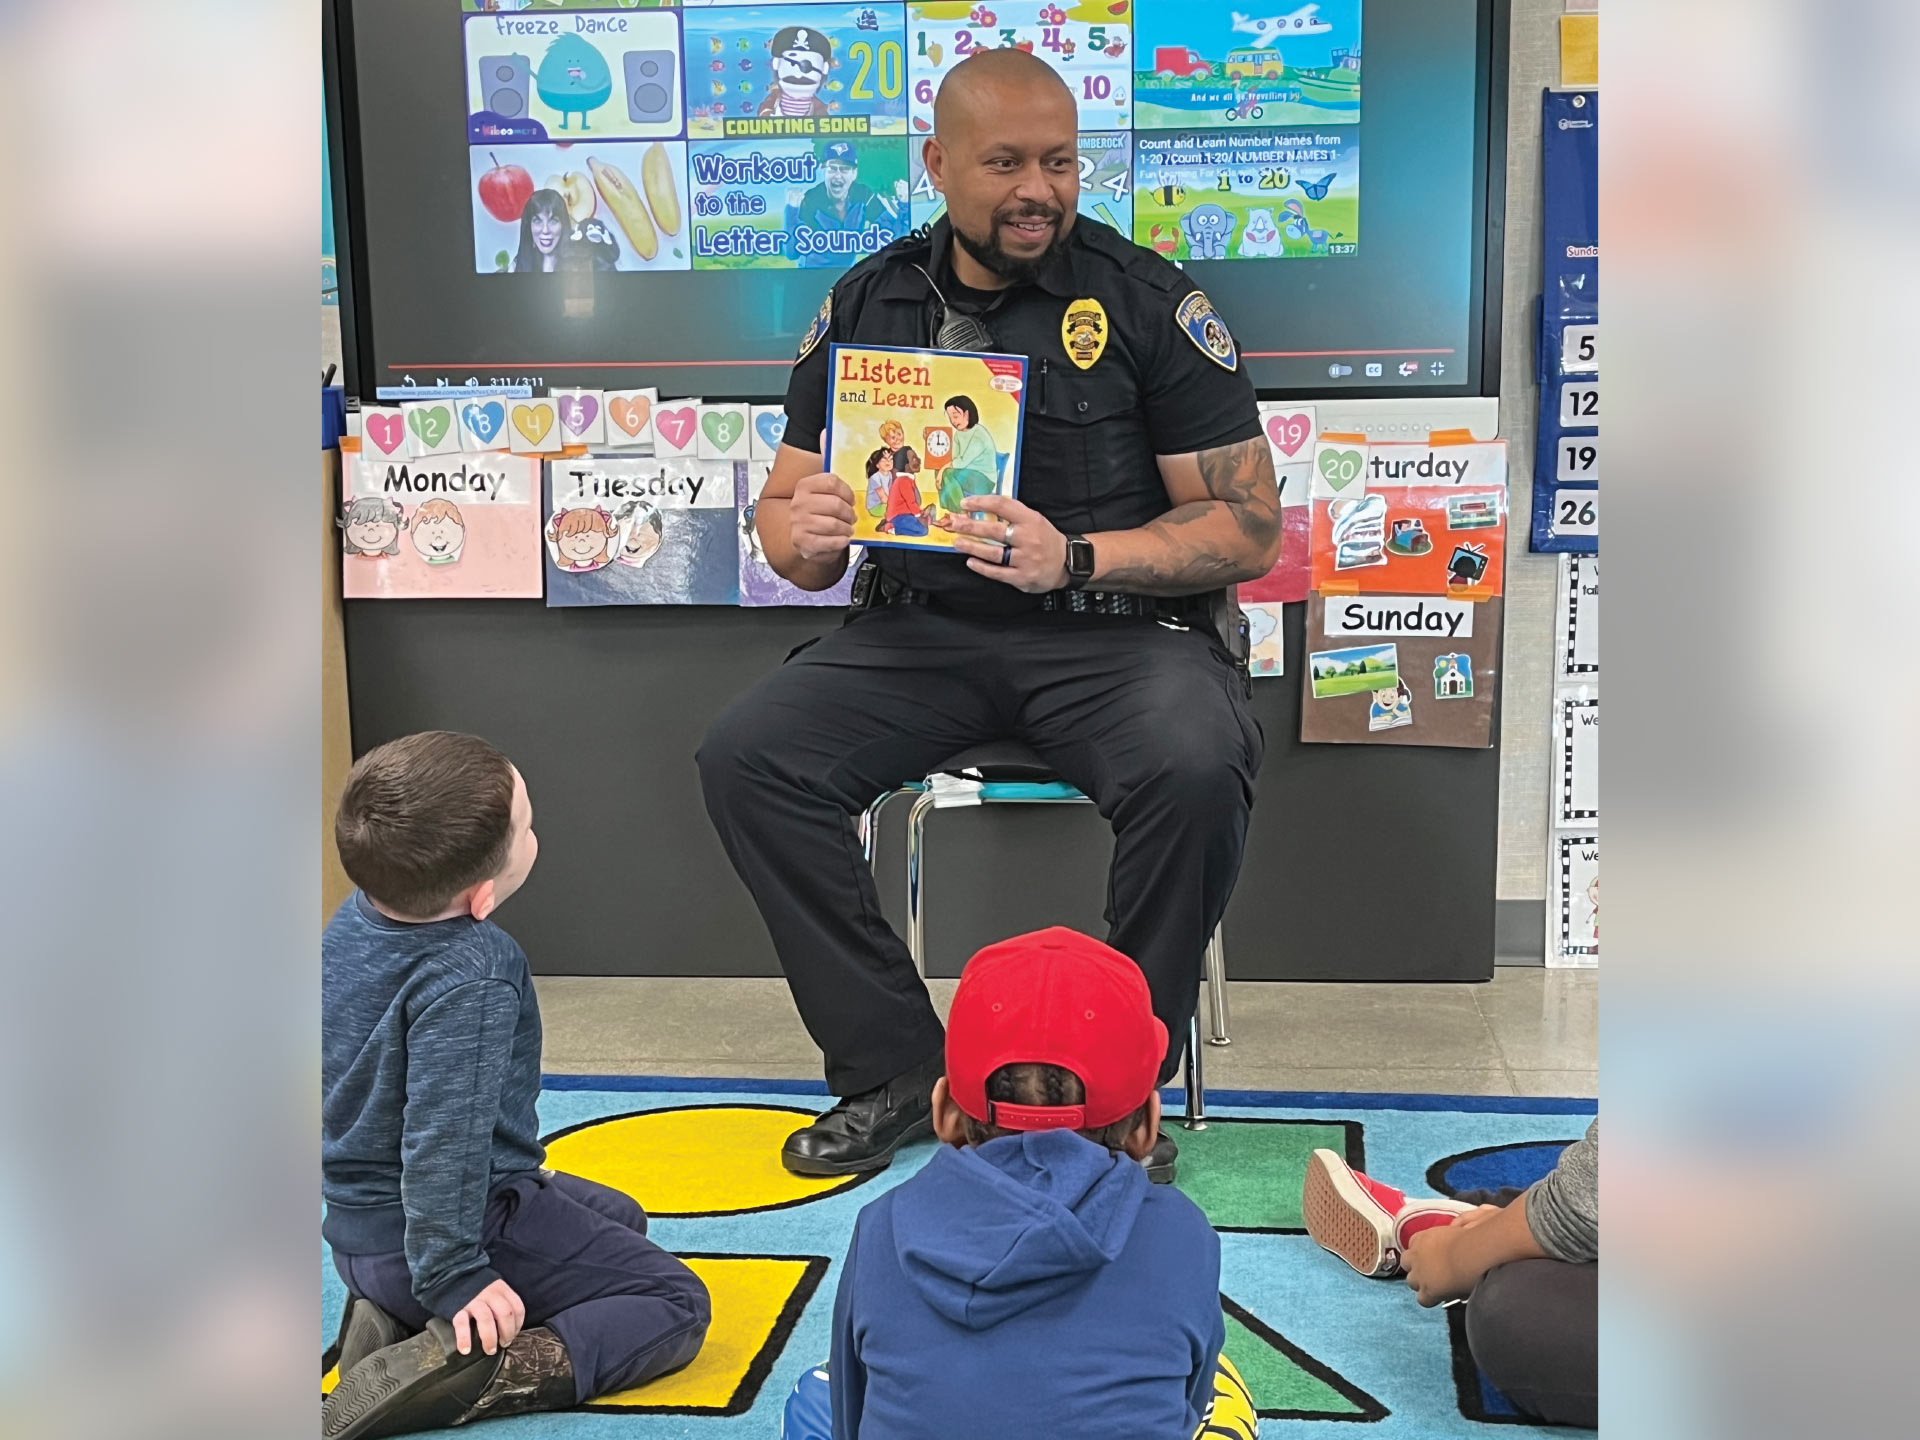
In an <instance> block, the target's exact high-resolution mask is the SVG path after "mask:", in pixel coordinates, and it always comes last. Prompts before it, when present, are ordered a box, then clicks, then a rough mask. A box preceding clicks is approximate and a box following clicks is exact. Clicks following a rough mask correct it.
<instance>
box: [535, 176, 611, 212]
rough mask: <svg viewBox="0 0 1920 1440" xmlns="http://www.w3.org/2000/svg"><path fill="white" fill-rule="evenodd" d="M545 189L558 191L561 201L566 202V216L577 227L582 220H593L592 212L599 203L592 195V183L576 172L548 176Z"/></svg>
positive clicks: (598, 206) (597, 207)
mask: <svg viewBox="0 0 1920 1440" xmlns="http://www.w3.org/2000/svg"><path fill="white" fill-rule="evenodd" d="M547 189H549V190H558V191H559V192H560V197H561V199H563V200H565V201H566V202H567V214H568V215H570V216H571V217H573V223H574V224H576V225H578V224H579V223H580V222H581V221H582V220H590V219H592V218H593V212H594V211H595V210H597V209H599V208H600V202H599V200H598V199H597V198H596V197H595V195H594V193H593V181H591V180H589V179H588V178H587V177H586V176H585V175H582V174H581V173H580V172H579V171H578V170H569V171H568V172H567V173H566V174H564V175H549V176H548V177H547Z"/></svg>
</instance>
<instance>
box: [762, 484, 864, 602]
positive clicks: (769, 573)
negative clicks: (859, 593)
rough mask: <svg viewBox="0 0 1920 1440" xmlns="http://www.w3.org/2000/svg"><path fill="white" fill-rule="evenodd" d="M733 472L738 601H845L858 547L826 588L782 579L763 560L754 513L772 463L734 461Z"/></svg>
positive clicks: (857, 564) (857, 565)
mask: <svg viewBox="0 0 1920 1440" xmlns="http://www.w3.org/2000/svg"><path fill="white" fill-rule="evenodd" d="M734 473H735V475H736V476H737V477H738V478H737V480H736V482H735V483H736V487H737V489H736V498H737V500H738V504H739V512H738V513H739V516H740V523H739V527H738V528H739V532H740V603H741V604H742V605H845V604H846V603H847V601H848V600H849V599H850V598H851V597H852V593H853V572H854V571H855V570H858V569H859V568H860V554H861V551H860V547H859V546H858V545H855V546H854V547H853V549H852V552H851V553H850V554H849V555H848V556H847V573H846V574H845V575H842V576H841V577H840V583H839V584H838V585H834V586H832V587H830V588H829V589H826V590H802V589H801V588H800V587H799V586H798V585H795V584H794V583H793V582H792V581H789V580H782V579H781V578H780V577H779V576H778V575H776V574H774V571H773V567H772V566H771V565H769V564H768V563H767V552H766V551H765V550H764V549H763V548H762V547H761V544H760V535H759V532H758V531H756V530H755V529H754V524H753V522H754V517H755V514H756V512H757V511H758V508H759V504H760V492H761V491H762V490H764V489H765V488H766V486H767V477H768V476H769V475H771V474H772V473H773V466H771V465H768V464H764V463H762V462H760V461H757V460H756V461H753V462H752V463H751V464H747V465H737V466H735V467H734Z"/></svg>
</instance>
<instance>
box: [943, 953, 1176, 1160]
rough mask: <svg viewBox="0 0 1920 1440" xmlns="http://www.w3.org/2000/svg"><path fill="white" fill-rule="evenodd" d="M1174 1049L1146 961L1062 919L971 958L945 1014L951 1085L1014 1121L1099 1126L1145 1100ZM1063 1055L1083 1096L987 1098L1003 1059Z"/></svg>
mask: <svg viewBox="0 0 1920 1440" xmlns="http://www.w3.org/2000/svg"><path fill="white" fill-rule="evenodd" d="M1166 1056H1167V1027H1166V1026H1165V1025H1164V1024H1162V1023H1161V1021H1160V1020H1159V1018H1158V1017H1157V1016H1155V1015H1154V1013H1153V997H1152V996H1151V995H1150V994H1149V993H1148V991H1147V981H1146V977H1145V976H1143V975H1142V974H1141V973H1140V967H1139V966H1138V965H1136V964H1134V963H1133V962H1132V961H1131V960H1129V959H1127V957H1126V956H1124V955H1122V954H1121V953H1120V952H1119V951H1118V950H1115V949H1114V948H1113V947H1112V946H1110V945H1103V944H1101V943H1100V942H1099V941H1098V940H1095V939H1094V938H1092V937H1091V936H1089V935H1082V934H1081V933H1080V932H1079V931H1077V930H1068V929H1066V928H1065V927H1064V926H1058V925H1056V926H1054V927H1053V928H1052V929H1049V930H1036V931H1034V932H1033V933H1032V934H1031V935H1016V936H1014V937H1013V938H1012V939H1011V940H1002V941H1001V942H1000V943H999V944H997V945H989V946H988V947H987V948H986V949H984V950H982V951H981V952H980V953H979V954H978V955H975V956H974V957H973V959H971V960H969V961H968V962H967V968H966V969H965V970H964V971H963V972H962V973H961V975H960V985H959V988H958V989H956V990H955V991H954V995H953V1008H952V1009H951V1010H950V1011H949V1012H948V1015H947V1090H948V1093H950V1094H951V1095H952V1096H953V1100H954V1103H955V1104H956V1105H958V1106H959V1107H960V1108H961V1109H962V1110H964V1111H966V1112H967V1114H969V1115H971V1116H972V1117H973V1118H974V1119H975V1120H978V1121H980V1122H982V1123H983V1124H987V1125H998V1126H1000V1127H1001V1128H1003V1129H1007V1130H1092V1129H1097V1128H1098V1127H1100V1126H1102V1125H1111V1124H1113V1122H1114V1121H1116V1120H1124V1119H1125V1118H1126V1117H1127V1116H1129V1115H1131V1114H1132V1113H1133V1112H1134V1111H1135V1110H1137V1109H1139V1108H1140V1107H1141V1106H1142V1105H1144V1104H1145V1103H1146V1102H1147V1097H1148V1096H1149V1095H1151V1094H1152V1093H1153V1088H1154V1085H1155V1083H1156V1082H1157V1081H1158V1079H1159V1077H1160V1065H1161V1062H1162V1061H1164V1060H1165V1059H1166ZM1021 1064H1042V1065H1058V1066H1060V1067H1061V1069H1063V1070H1070V1071H1072V1072H1073V1073H1074V1074H1075V1075H1077V1076H1079V1077H1080V1083H1081V1084H1082V1085H1084V1086H1085V1087H1086V1092H1087V1098H1086V1101H1085V1103H1084V1104H1080V1105H1010V1104H1007V1103H1006V1102H1004V1101H989V1100H988V1099H987V1077H988V1076H989V1075H991V1074H993V1072H994V1071H996V1070H998V1069H999V1068H1000V1067H1001V1066H1002V1065H1021Z"/></svg>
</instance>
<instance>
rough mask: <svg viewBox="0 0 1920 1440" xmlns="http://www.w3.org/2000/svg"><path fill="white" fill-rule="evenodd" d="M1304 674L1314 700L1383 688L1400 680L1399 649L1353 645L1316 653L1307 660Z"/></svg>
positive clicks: (1396, 646) (1394, 646)
mask: <svg viewBox="0 0 1920 1440" xmlns="http://www.w3.org/2000/svg"><path fill="white" fill-rule="evenodd" d="M1307 673H1308V675H1309V676H1310V677H1311V678H1312V682H1313V698H1314V699H1316V700H1327V699H1331V698H1332V697H1333V696H1335V695H1357V694H1359V693H1360V692H1361V691H1363V690H1381V689H1385V688H1386V687H1388V686H1390V685H1396V684H1398V683H1399V681H1400V647H1399V646H1398V645H1355V646H1352V647H1350V648H1348V649H1346V650H1319V651H1316V652H1315V653H1313V654H1311V655H1309V656H1308V657H1307Z"/></svg>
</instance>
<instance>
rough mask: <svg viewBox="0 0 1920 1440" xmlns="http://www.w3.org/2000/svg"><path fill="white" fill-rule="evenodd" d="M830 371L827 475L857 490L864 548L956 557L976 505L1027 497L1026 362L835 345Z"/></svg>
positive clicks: (856, 521)
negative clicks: (975, 500) (966, 516)
mask: <svg viewBox="0 0 1920 1440" xmlns="http://www.w3.org/2000/svg"><path fill="white" fill-rule="evenodd" d="M827 363H828V368H829V373H830V374H831V376H832V388H831V390H830V391H829V398H828V406H827V467H828V469H829V470H831V471H832V473H833V474H835V475H838V476H839V477H840V478H841V479H842V480H845V481H846V482H847V484H848V485H850V486H852V487H853V538H854V542H855V543H856V544H860V545H890V546H897V547H901V548H905V549H913V550H951V549H952V548H953V534H952V532H951V531H950V530H949V529H948V528H946V522H947V521H949V520H950V519H951V517H953V516H954V515H956V514H962V513H965V511H966V510H967V504H966V502H967V500H968V498H969V497H971V496H977V495H1016V494H1018V493H1019V480H1020V476H1019V469H1020V436H1021V427H1022V424H1023V422H1024V419H1025V413H1026V381H1027V362H1026V358H1025V357H1024V356H1020V355H975V354H967V353H963V352H958V351H946V350H909V349H899V348H895V347H892V346H882V345H834V346H832V347H831V348H830V351H829V355H828V362H827Z"/></svg>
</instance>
